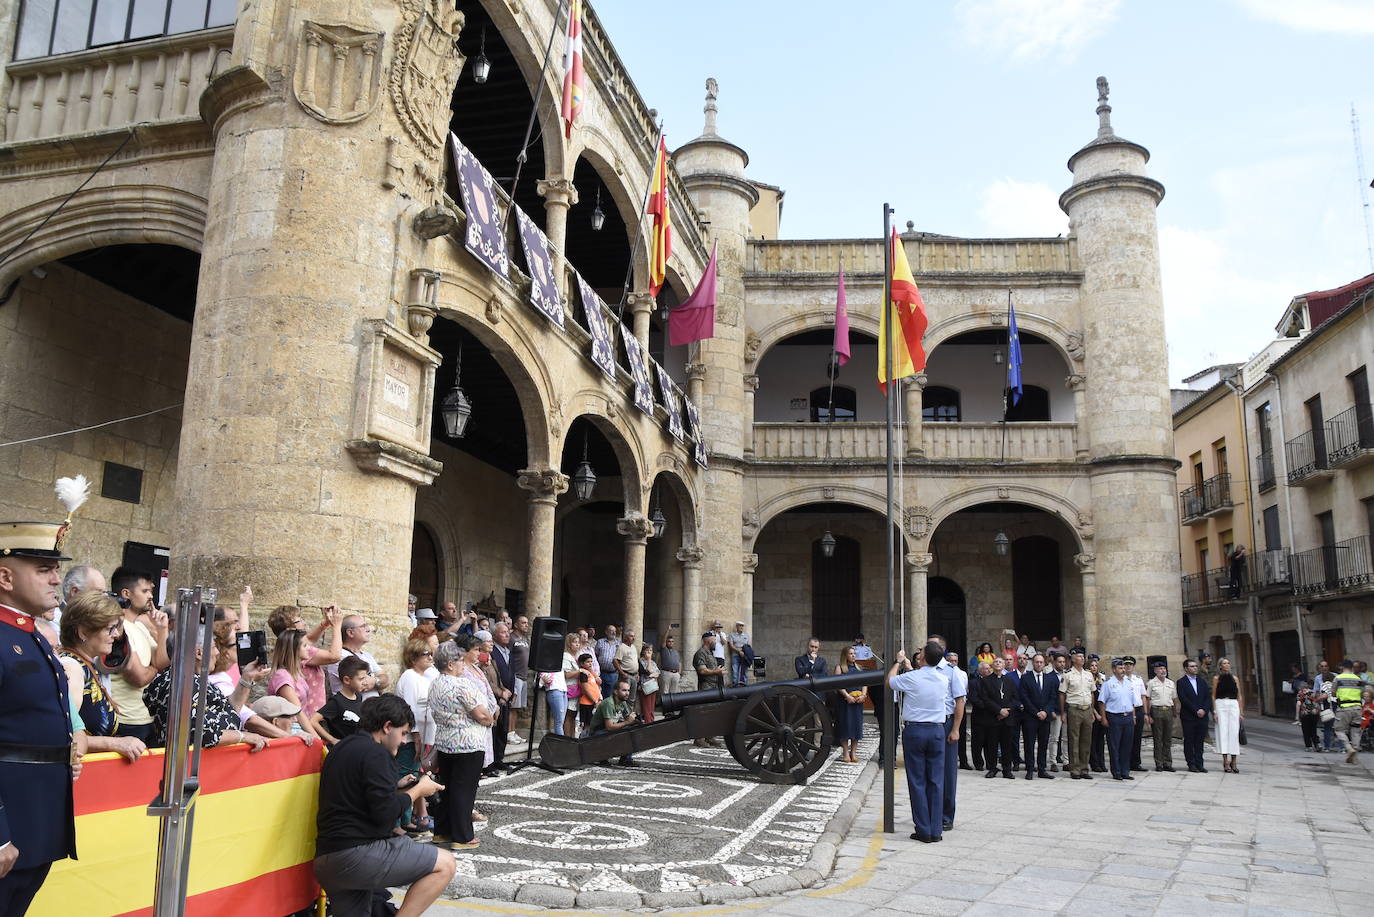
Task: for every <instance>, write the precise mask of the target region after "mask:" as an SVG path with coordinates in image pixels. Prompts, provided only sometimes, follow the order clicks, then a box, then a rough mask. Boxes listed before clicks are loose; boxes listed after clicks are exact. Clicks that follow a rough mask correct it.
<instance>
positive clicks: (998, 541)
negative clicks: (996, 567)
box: [992, 529, 1011, 557]
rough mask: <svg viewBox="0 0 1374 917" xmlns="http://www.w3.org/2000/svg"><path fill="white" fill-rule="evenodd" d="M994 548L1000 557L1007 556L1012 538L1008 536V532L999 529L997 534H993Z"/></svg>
mask: <svg viewBox="0 0 1374 917" xmlns="http://www.w3.org/2000/svg"><path fill="white" fill-rule="evenodd" d="M992 549H993V550H994V551H996V552H997V556H998V557H1006V556H1007V552H1008V551H1010V550H1011V539H1010V538H1008V537H1007V533H1006V532H1004V531H1002V530H1001V529H998V530H997V534H996V535H994V536H992Z"/></svg>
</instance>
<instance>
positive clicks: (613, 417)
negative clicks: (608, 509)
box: [556, 390, 649, 514]
mask: <svg viewBox="0 0 1374 917" xmlns="http://www.w3.org/2000/svg"><path fill="white" fill-rule="evenodd" d="M589 395H594V396H596V397H597V398H599V399H602V400H603V401H604V402H605V404H606V406H607V408H611V402H610V400H609V399H607V398H606V396H605V394H604V393H602V392H599V391H592V390H587V391H581V392H578V393H577V394H575V395H573V396H572V398H571V399H570V403H572V404H577V405H580V406H581V409H580V410H579V412H578V413H577V414H574V415H573V416H571V417H569V418H568V423H567V425H566V426H564V428H563V430H562V431H561V434H560V436H559V437H558V450H557V453H556V454H557V455H559V456H560V457H561V456H562V454H563V449H564V447H565V445H566V443H567V438H568V431H569V430H571V429H572V425H573V422H574V421H576V420H577V419H578V418H579V417H583V418H586V419H587V421H588V422H590V423H591V424H592V426H594V427H596V429H597V430H599V431H601V435H602V436H605V437H606V439H607V441H608V442H610V444H611V449H612V450H613V451H614V452H615V459H616V463H617V464H619V465H620V481H621V484H622V486H623V487H624V504H625V512H626V513H631V512H637V513H641V514H643V513H644V512H645V509H646V507H645V502H646V501H647V500H648V494H649V489H648V487H646V486H645V484H644V473H643V469H644V467H645V463H644V460H643V457H642V456H643V453H644V450H643V447H642V446H641V445H640V442H639V439H638V438H637V437H636V436H635V435H634V433H633V432H631V431H630V430H628V429H626V428H625V427H624V426H623V422H622V420H621V418H622V416H623V415H622V414H621V412H620V409H619V408H614V409H610V410H608V409H602V408H601V407H599V406H598V405H596V403H595V402H594V401H592V400H591V399H590V398H589V397H588V396H589Z"/></svg>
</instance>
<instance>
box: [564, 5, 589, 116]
mask: <svg viewBox="0 0 1374 917" xmlns="http://www.w3.org/2000/svg"><path fill="white" fill-rule="evenodd" d="M586 95H587V82H586V78H585V77H584V76H583V73H582V0H572V6H571V7H569V9H568V40H567V42H566V44H565V45H564V47H563V109H562V113H563V124H564V133H565V135H566V136H568V137H571V136H572V129H573V122H574V121H576V120H577V116H578V114H579V113H580V112H581V111H582V101H583V99H585V98H586Z"/></svg>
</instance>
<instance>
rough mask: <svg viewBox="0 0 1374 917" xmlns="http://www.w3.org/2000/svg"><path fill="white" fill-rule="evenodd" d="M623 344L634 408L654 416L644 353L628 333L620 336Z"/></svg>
mask: <svg viewBox="0 0 1374 917" xmlns="http://www.w3.org/2000/svg"><path fill="white" fill-rule="evenodd" d="M620 340H622V341H624V342H625V358H626V361H627V362H628V363H629V364H630V377H631V378H633V379H634V381H635V407H637V408H639V409H640V410H641V411H643V412H644V413H645V414H648V415H649V416H650V417H653V416H654V387H653V383H652V382H650V381H649V367H648V364H646V363H645V362H644V351H642V350H640V349H639V339H638V338H636V337H635V336H634V335H633V334H630V333H629V332H628V331H626V332H624V333H622V334H621V335H620Z"/></svg>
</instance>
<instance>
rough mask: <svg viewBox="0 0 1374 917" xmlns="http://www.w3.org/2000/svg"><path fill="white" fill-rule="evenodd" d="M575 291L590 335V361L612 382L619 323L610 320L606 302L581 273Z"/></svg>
mask: <svg viewBox="0 0 1374 917" xmlns="http://www.w3.org/2000/svg"><path fill="white" fill-rule="evenodd" d="M577 291H578V295H579V297H580V298H581V299H582V315H583V317H584V318H586V320H587V331H588V332H589V333H590V334H591V336H592V353H591V357H592V362H593V363H595V364H596V365H597V366H599V367H601V371H602V372H603V373H605V374H606V378H607V379H610V380H611V381H612V382H614V381H615V328H616V326H617V325H619V324H620V323H619V322H614V321H613V320H612V318H611V316H610V310H608V309H607V308H606V303H605V302H603V301H602V299H601V297H600V296H597V295H596V291H595V290H593V289H592V287H591V284H589V283H587V281H586V280H583V279H582V275H581V274H578V275H577Z"/></svg>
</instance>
